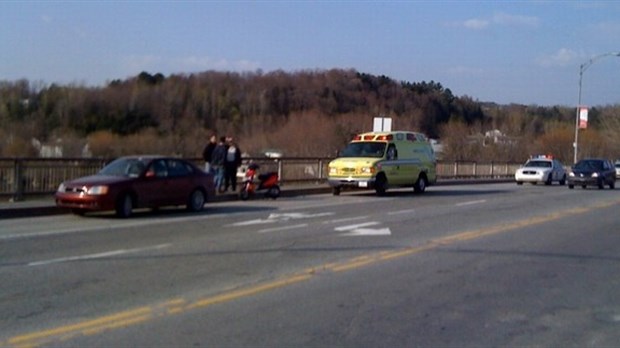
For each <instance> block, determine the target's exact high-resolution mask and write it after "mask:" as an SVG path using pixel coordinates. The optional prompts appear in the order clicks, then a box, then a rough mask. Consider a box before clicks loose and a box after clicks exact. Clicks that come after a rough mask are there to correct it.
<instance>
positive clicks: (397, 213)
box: [388, 209, 415, 215]
mask: <svg viewBox="0 0 620 348" xmlns="http://www.w3.org/2000/svg"><path fill="white" fill-rule="evenodd" d="M411 213H415V209H406V210H397V211H391V212H388V215H399V214H411Z"/></svg>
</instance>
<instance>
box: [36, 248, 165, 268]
mask: <svg viewBox="0 0 620 348" xmlns="http://www.w3.org/2000/svg"><path fill="white" fill-rule="evenodd" d="M171 245H172V244H160V245H155V246H151V247H144V248H136V249H120V250H112V251H106V252H103V253H97V254H90V255H80V256H69V257H61V258H58V259H52V260H45V261H35V262H30V263H29V264H28V266H44V265H50V264H54V263H63V262H71V261H83V260H93V259H101V258H104V257H111V256H118V255H123V254H134V253H139V252H143V251H150V250H159V249H164V248H167V247H169V246H171Z"/></svg>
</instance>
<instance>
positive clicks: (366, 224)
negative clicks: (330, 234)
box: [334, 221, 379, 232]
mask: <svg viewBox="0 0 620 348" xmlns="http://www.w3.org/2000/svg"><path fill="white" fill-rule="evenodd" d="M378 224H379V223H378V222H376V221H371V222H365V223H363V224H357V225H348V226H340V227H336V228H334V230H336V231H338V232H341V231H350V230H355V229H358V228H362V227H366V226H374V225H378Z"/></svg>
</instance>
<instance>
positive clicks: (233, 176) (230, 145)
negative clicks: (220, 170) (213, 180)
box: [224, 137, 241, 192]
mask: <svg viewBox="0 0 620 348" xmlns="http://www.w3.org/2000/svg"><path fill="white" fill-rule="evenodd" d="M226 146H227V149H226V158H225V160H224V191H228V187H232V190H233V192H234V191H236V190H237V169H238V168H239V166H240V165H241V150H240V149H239V146H237V144H236V143H235V142H234V140H233V138H232V137H228V138H227V139H226Z"/></svg>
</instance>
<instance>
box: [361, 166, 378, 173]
mask: <svg viewBox="0 0 620 348" xmlns="http://www.w3.org/2000/svg"><path fill="white" fill-rule="evenodd" d="M374 172H375V167H362V173H363V174H373V173H374Z"/></svg>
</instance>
